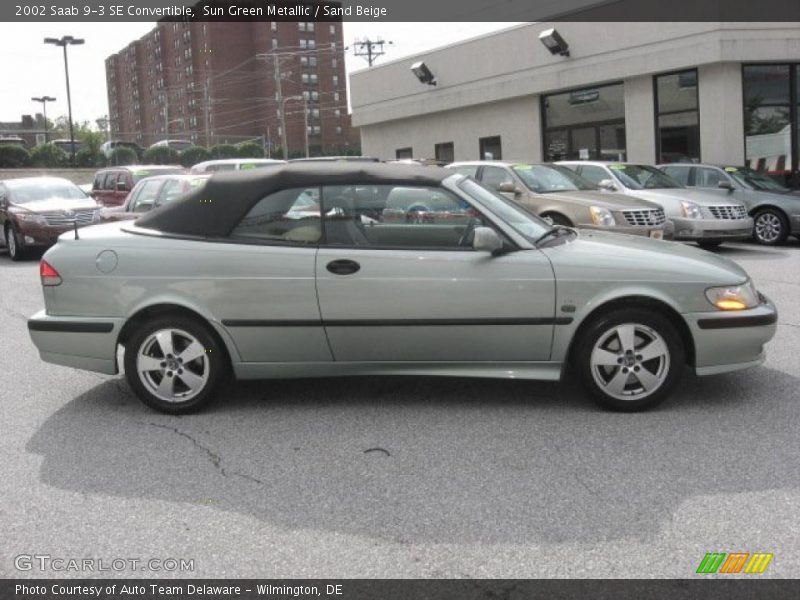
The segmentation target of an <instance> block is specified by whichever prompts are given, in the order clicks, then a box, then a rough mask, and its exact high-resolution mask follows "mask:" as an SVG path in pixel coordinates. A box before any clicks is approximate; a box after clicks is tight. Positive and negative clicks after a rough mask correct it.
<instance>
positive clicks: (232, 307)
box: [28, 164, 777, 413]
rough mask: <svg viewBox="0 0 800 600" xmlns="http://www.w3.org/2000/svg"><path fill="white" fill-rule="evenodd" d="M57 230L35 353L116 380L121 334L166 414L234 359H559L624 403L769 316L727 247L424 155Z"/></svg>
mask: <svg viewBox="0 0 800 600" xmlns="http://www.w3.org/2000/svg"><path fill="white" fill-rule="evenodd" d="M412 206H413V208H414V210H413V211H412V210H409V207H412ZM75 237H76V236H73V235H72V234H65V235H62V236H61V238H60V239H59V241H58V243H57V244H56V245H55V246H54V247H53V248H51V249H50V250H49V251H48V252H47V253H46V254H45V255H44V257H43V259H42V262H41V264H40V275H41V280H42V285H43V287H44V297H45V306H46V309H45V310H44V311H42V312H40V313H38V314H36V315H34V316H33V317H32V318H31V319H30V320H29V321H28V328H29V330H30V335H31V337H32V339H33V342H34V343H35V344H36V346H37V348H38V349H39V352H40V354H41V357H42V358H43V359H44V360H45V361H48V362H52V363H56V364H60V365H67V366H71V367H76V368H81V369H88V370H93V371H99V372H102V373H108V374H114V373H117V372H118V365H117V348H118V346H119V345H121V346H123V347H124V348H125V352H124V370H125V376H126V377H127V379H128V381H129V383H130V385H131V387H132V388H133V390H134V391H135V392H136V394H137V395H138V396H139V398H140V399H141V400H142V401H143V402H144V403H145V404H147V405H149V406H151V407H152V408H155V409H157V410H161V411H164V412H170V413H180V412H186V411H189V410H193V409H197V408H199V407H200V406H202V405H204V404H206V403H207V402H208V401H209V400H210V399H211V398H212V397H213V396H214V395H215V392H216V391H218V388H219V387H220V382H221V381H223V380H224V378H225V375H226V374H227V373H230V372H232V373H233V374H234V375H235V376H236V377H238V378H241V379H257V378H289V377H322V376H324V377H328V376H336V375H356V374H367V375H375V374H379V375H386V374H415V375H452V376H473V377H503V378H519V379H544V380H557V379H559V378H560V377H561V376H562V371H566V369H567V367H568V366H570V367H571V369H570V370H569V372H570V373H576V374H577V376H578V377H579V378H580V379H581V381H582V382H583V384H584V385H585V387H586V389H587V390H588V391H589V392H590V393H591V395H592V396H594V398H595V399H596V400H597V401H599V402H600V403H601V404H602V405H604V406H606V407H610V408H614V409H618V410H641V409H644V408H647V407H650V406H653V405H654V404H656V403H657V402H659V401H660V400H662V399H663V398H665V397H666V396H667V395H668V394H669V392H670V390H671V389H672V388H673V386H674V385H675V383H676V382H677V380H678V379H679V377H680V374H681V371H682V370H683V368H684V366H685V365H687V364H688V365H689V366H691V367H693V368H694V369H695V371H696V372H697V373H698V374H701V375H709V374H716V373H724V372H727V371H733V370H737V369H742V368H745V367H750V366H754V365H757V364H759V363H760V362H761V361H762V360H763V358H764V350H763V346H764V344H765V343H766V342H768V341H769V340H770V339H771V338H772V336H773V335H774V333H775V329H776V322H777V312H776V310H775V307H774V306H773V304H772V303H771V302H770V301H769V300H768V299H767V298H765V297H764V296H763V295H762V294H760V293H759V292H757V291H756V289H755V287H754V285H753V282H752V281H751V280H750V279H749V277H748V275H747V273H745V272H744V271H743V270H742V269H741V268H740V267H739V266H738V265H736V264H735V263H733V262H731V261H729V260H727V259H724V258H721V257H718V256H715V255H713V254H710V253H707V252H704V251H702V250H698V249H695V248H689V247H687V246H684V245H681V244H678V243H672V242H663V241H655V240H650V239H645V238H641V237H634V236H625V235H620V234H612V233H605V232H578V231H577V230H575V229H572V228H569V227H563V226H558V225H556V226H552V225H550V224H548V223H547V222H545V221H543V220H542V219H540V218H538V217H536V216H535V215H533V214H531V213H529V212H526V211H525V210H524V209H522V208H519V207H517V206H515V205H514V204H512V203H511V202H510V201H508V200H506V199H505V198H503V197H502V196H499V195H497V194H496V193H495V192H493V191H490V190H488V189H486V188H484V187H483V186H481V185H480V184H478V183H476V182H475V181H474V180H472V179H471V178H469V177H465V176H464V175H460V174H457V173H453V172H452V171H449V170H445V169H438V168H425V167H413V166H405V165H380V164H376V165H366V164H314V165H310V164H307V165H306V164H297V165H286V166H282V167H278V168H275V169H270V170H263V171H258V170H255V171H251V172H247V173H236V174H220V175H216V176H215V177H213V178H212V179H211V180H209V182H208V184H207V185H206V186H205V187H204V188H201V189H197V190H195V191H194V192H191V193H189V194H188V195H186V196H184V197H183V198H180V199H177V200H175V201H174V202H172V203H170V204H168V205H166V206H164V207H162V208H159V209H157V210H154V211H152V212H151V213H148V214H146V215H145V216H143V217H141V218H140V219H139V220H138V221H136V222H135V223H124V224H119V223H115V224H110V225H99V226H94V227H90V228H87V229H83V230H81V232H80V235H79V236H77V237H78V239H75Z"/></svg>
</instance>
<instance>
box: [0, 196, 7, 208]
mask: <svg viewBox="0 0 800 600" xmlns="http://www.w3.org/2000/svg"><path fill="white" fill-rule="evenodd" d="M0 208H8V198H6V197H5V196H0Z"/></svg>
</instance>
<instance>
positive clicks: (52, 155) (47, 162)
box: [31, 144, 69, 168]
mask: <svg viewBox="0 0 800 600" xmlns="http://www.w3.org/2000/svg"><path fill="white" fill-rule="evenodd" d="M67 164H69V155H68V154H67V153H66V152H64V151H63V150H62V149H61V148H59V147H58V146H51V145H50V144H43V145H41V146H36V148H34V149H33V150H31V165H33V166H34V167H48V168H53V167H63V166H65V165H67Z"/></svg>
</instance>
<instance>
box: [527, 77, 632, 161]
mask: <svg viewBox="0 0 800 600" xmlns="http://www.w3.org/2000/svg"><path fill="white" fill-rule="evenodd" d="M542 122H543V124H544V157H545V160H546V161H555V160H566V159H570V160H590V159H591V160H615V161H621V160H625V158H626V149H625V90H624V87H623V85H622V84H621V83H615V84H611V85H605V86H597V87H592V88H584V89H580V90H572V91H570V92H563V93H561V94H553V95H550V96H543V97H542Z"/></svg>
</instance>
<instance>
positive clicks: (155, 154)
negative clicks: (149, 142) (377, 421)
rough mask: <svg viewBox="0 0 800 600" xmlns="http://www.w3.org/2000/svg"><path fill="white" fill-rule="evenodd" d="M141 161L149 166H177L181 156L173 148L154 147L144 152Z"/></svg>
mask: <svg viewBox="0 0 800 600" xmlns="http://www.w3.org/2000/svg"><path fill="white" fill-rule="evenodd" d="M142 160H143V161H144V162H145V164H150V165H177V164H180V162H181V156H180V153H179V152H178V151H177V150H175V148H169V147H168V146H155V147H153V148H148V149H147V150H145V151H144V156H143V157H142Z"/></svg>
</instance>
